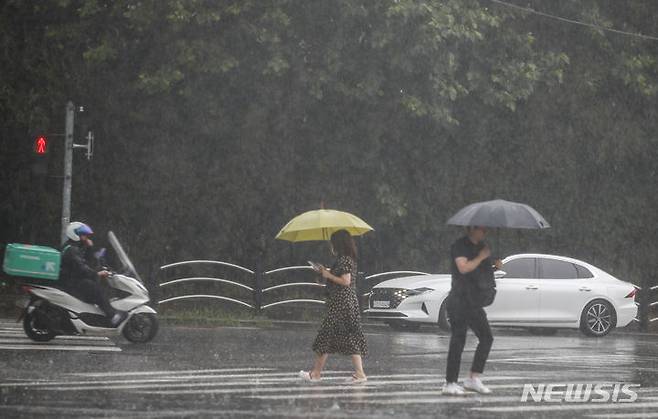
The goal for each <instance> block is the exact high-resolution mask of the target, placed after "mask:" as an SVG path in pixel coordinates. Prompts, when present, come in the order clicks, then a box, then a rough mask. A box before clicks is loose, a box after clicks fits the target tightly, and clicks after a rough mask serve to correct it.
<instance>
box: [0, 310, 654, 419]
mask: <svg viewBox="0 0 658 419" xmlns="http://www.w3.org/2000/svg"><path fill="white" fill-rule="evenodd" d="M19 326H20V325H18V324H16V323H13V322H11V321H9V320H5V321H0V417H3V418H4V417H6V418H13V417H20V418H32V417H37V416H39V417H66V418H71V417H76V418H77V417H80V418H82V417H84V418H91V417H116V418H127V417H139V418H151V417H153V418H156V417H157V418H160V417H195V418H196V417H286V418H295V417H297V418H300V417H301V418H306V417H313V418H315V417H318V418H319V417H330V418H343V417H345V418H346V417H350V418H354V417H362V418H379V417H391V418H393V417H395V418H419V417H443V416H449V417H481V418H489V417H519V418H527V417H546V418H549V417H550V418H555V417H564V418H572V417H613V418H639V417H658V413H657V412H658V336H649V335H639V334H626V333H620V332H616V333H615V332H613V334H611V335H609V336H607V337H605V338H601V339H594V338H587V337H584V336H583V335H581V334H580V333H578V332H576V331H561V332H559V333H558V334H557V335H555V336H532V335H529V334H528V333H527V332H526V331H524V330H510V329H494V336H495V341H494V346H493V350H492V353H491V356H490V358H489V363H488V364H487V370H486V372H485V382H486V383H487V384H488V385H489V386H490V387H491V388H492V390H493V394H491V395H477V394H474V393H470V394H468V395H467V396H466V397H446V396H442V395H441V394H440V389H441V385H442V383H443V375H444V370H445V360H446V353H447V347H448V341H449V335H448V334H446V333H444V332H439V331H438V329H433V328H428V329H423V330H421V331H420V332H416V333H412V332H395V331H392V330H389V329H387V328H385V327H367V328H366V332H367V339H368V344H369V347H370V354H369V356H368V357H367V358H366V359H365V367H366V372H367V373H368V374H369V381H368V383H366V384H362V385H352V384H346V383H345V379H346V378H347V377H349V375H350V367H351V365H350V361H349V359H348V358H347V357H340V356H337V357H333V358H330V359H329V362H328V364H327V373H326V375H325V377H324V379H323V381H322V382H321V383H318V384H315V383H312V384H309V383H301V382H299V381H298V379H297V378H296V376H297V372H298V371H299V370H300V369H308V368H309V366H310V365H311V363H312V353H311V352H310V344H311V342H312V340H313V338H314V336H315V326H314V325H310V326H309V325H306V326H305V325H291V324H277V325H274V326H272V327H267V328H256V327H223V328H188V327H174V326H163V327H162V328H161V330H160V332H159V334H158V336H157V337H156V339H155V340H154V341H153V342H152V343H149V344H146V345H133V344H129V343H127V342H126V341H124V340H123V339H121V338H112V339H106V338H74V339H66V338H56V339H55V340H53V341H52V342H49V343H47V344H36V343H32V342H30V341H29V340H27V339H26V338H25V337H24V335H23V334H22V331H21V330H20V327H19ZM475 342H476V339H475V337H474V336H472V335H469V338H468V341H467V349H466V352H465V354H464V361H463V362H462V378H463V377H464V375H465V373H466V371H468V368H469V366H470V361H471V359H472V356H473V350H474V347H475ZM610 382H621V383H633V384H639V388H638V387H633V391H636V393H637V395H638V398H637V400H636V401H634V402H632V403H622V402H617V403H614V402H610V401H609V402H594V401H590V402H576V403H566V402H561V403H559V402H558V403H551V402H545V401H544V402H535V401H533V400H532V399H531V398H530V399H529V400H528V401H526V402H522V401H521V395H522V391H523V386H524V384H534V385H539V384H551V383H553V384H569V383H573V384H579V383H582V384H587V383H591V384H596V383H610ZM561 388H562V389H564V387H561ZM608 388H610V387H608ZM558 398H559V394H558Z"/></svg>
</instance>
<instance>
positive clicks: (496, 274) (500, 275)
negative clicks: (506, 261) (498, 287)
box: [494, 269, 507, 279]
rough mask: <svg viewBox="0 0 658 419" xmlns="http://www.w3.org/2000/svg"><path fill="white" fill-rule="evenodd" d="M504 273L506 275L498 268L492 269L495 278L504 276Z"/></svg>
mask: <svg viewBox="0 0 658 419" xmlns="http://www.w3.org/2000/svg"><path fill="white" fill-rule="evenodd" d="M505 275H507V272H505V271H502V270H500V269H499V270H497V271H494V278H496V279H500V278H504V277H505Z"/></svg>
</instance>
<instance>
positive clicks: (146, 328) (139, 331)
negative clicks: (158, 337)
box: [122, 313, 158, 343]
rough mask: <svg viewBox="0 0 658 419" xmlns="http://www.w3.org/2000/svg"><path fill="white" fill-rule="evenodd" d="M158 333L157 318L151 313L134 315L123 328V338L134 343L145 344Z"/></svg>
mask: <svg viewBox="0 0 658 419" xmlns="http://www.w3.org/2000/svg"><path fill="white" fill-rule="evenodd" d="M157 332H158V318H157V317H156V316H155V314H153V313H137V314H134V315H133V316H132V317H131V318H130V319H129V320H128V323H126V325H125V326H124V327H123V331H122V333H123V337H125V338H126V339H128V340H129V341H131V342H134V343H146V342H148V341H150V340H151V339H153V337H155V334H156V333H157Z"/></svg>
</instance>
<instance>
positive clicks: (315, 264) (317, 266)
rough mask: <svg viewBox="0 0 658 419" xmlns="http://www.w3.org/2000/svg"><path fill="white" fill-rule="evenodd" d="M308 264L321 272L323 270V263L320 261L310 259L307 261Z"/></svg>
mask: <svg viewBox="0 0 658 419" xmlns="http://www.w3.org/2000/svg"><path fill="white" fill-rule="evenodd" d="M307 262H308V264H309V265H310V266H311V268H313V270H314V271H316V272H320V271H321V270H322V265H320V264H319V263H315V262H311V261H310V260H308V261H307Z"/></svg>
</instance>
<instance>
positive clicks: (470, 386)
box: [464, 377, 491, 394]
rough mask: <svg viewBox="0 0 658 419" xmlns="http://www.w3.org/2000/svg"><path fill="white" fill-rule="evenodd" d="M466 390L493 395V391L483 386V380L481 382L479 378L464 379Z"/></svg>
mask: <svg viewBox="0 0 658 419" xmlns="http://www.w3.org/2000/svg"><path fill="white" fill-rule="evenodd" d="M464 388H465V389H466V390H471V391H476V392H478V393H480V394H489V393H491V389H489V387H487V386H485V385H484V384H482V380H480V378H479V377H475V378H466V379H464Z"/></svg>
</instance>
